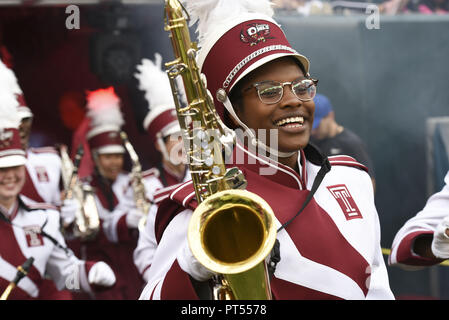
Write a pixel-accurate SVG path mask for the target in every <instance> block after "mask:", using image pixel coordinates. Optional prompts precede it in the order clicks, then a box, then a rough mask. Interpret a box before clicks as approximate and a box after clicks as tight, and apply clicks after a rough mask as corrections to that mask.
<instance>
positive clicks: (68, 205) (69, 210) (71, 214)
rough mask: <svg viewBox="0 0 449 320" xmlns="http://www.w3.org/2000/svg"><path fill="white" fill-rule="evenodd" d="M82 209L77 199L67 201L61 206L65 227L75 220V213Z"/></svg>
mask: <svg viewBox="0 0 449 320" xmlns="http://www.w3.org/2000/svg"><path fill="white" fill-rule="evenodd" d="M79 209H80V204H79V202H78V201H77V200H76V199H65V200H64V201H63V202H62V206H61V218H62V222H63V224H64V226H68V225H69V224H71V223H72V222H73V221H74V220H75V213H76V211H78V210H79Z"/></svg>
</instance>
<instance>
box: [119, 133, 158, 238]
mask: <svg viewBox="0 0 449 320" xmlns="http://www.w3.org/2000/svg"><path fill="white" fill-rule="evenodd" d="M120 136H121V138H122V140H123V144H124V145H125V148H126V150H127V151H128V154H129V156H130V158H131V161H132V170H131V186H132V188H133V194H134V202H135V203H136V207H137V209H139V210H140V211H141V212H142V213H143V216H142V218H141V219H140V221H139V226H138V227H139V230H140V231H142V230H143V229H144V228H145V224H146V222H147V217H148V211H149V210H150V205H151V204H150V202H149V201H148V200H147V197H146V193H145V185H144V184H143V181H142V166H141V164H140V161H139V156H138V155H137V153H136V151H135V150H134V148H133V146H132V144H131V142H129V140H128V135H127V134H126V132H125V131H121V132H120Z"/></svg>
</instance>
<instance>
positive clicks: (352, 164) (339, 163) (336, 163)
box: [329, 160, 368, 172]
mask: <svg viewBox="0 0 449 320" xmlns="http://www.w3.org/2000/svg"><path fill="white" fill-rule="evenodd" d="M329 162H330V164H331V166H348V167H356V168H359V169H362V170H365V171H366V172H368V168H367V167H366V166H364V165H363V164H361V163H359V162H357V161H341V160H337V161H336V160H329Z"/></svg>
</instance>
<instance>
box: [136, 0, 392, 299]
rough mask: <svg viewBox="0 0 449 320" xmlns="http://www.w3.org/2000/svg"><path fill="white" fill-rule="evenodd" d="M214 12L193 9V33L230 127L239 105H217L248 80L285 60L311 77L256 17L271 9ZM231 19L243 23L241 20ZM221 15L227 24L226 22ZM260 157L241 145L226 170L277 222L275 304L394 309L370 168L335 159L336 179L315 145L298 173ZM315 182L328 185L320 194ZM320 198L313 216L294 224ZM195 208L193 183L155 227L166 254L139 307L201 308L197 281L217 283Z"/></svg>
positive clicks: (236, 6)
mask: <svg viewBox="0 0 449 320" xmlns="http://www.w3.org/2000/svg"><path fill="white" fill-rule="evenodd" d="M212 2H215V3H216V2H217V1H210V2H208V4H204V7H206V8H207V10H206V9H204V8H202V7H201V6H202V5H203V3H202V4H198V3H194V2H193V1H192V3H191V6H190V7H189V4H190V3H188V2H186V1H184V4H185V5H186V8H187V10H188V11H189V10H191V9H192V10H193V9H196V10H197V11H195V12H193V11H189V15H190V17H191V19H192V23H194V22H195V21H196V19H198V20H199V25H198V29H199V31H200V35H199V39H200V40H201V41H200V45H199V47H200V48H201V50H200V52H199V54H198V66H199V68H200V71H201V72H202V73H204V74H205V76H206V78H207V87H208V89H209V90H210V92H211V93H212V96H213V97H215V98H214V99H215V101H214V102H215V107H216V109H217V112H218V114H219V115H220V117H221V118H222V120H223V121H225V122H226V119H225V117H224V108H226V110H228V112H229V113H230V114H231V115H232V113H231V112H232V111H233V110H231V109H232V105H230V101H229V98H226V100H224V102H223V103H221V102H219V101H218V100H217V98H216V93H217V91H218V90H219V89H222V90H224V92H225V93H226V94H229V91H230V90H231V89H232V88H233V86H234V85H235V84H236V83H237V82H238V81H239V80H240V79H241V78H242V77H244V76H245V75H247V74H248V73H250V72H251V71H253V70H255V69H256V68H258V67H260V66H261V65H263V64H265V63H267V62H269V61H272V60H274V59H276V58H280V57H285V56H289V57H292V58H294V59H297V60H298V61H299V62H300V64H302V66H303V67H304V69H305V72H304V74H308V69H309V68H308V66H309V64H308V60H307V59H306V58H305V57H304V56H302V55H300V54H298V53H297V52H296V51H295V50H294V49H293V48H291V46H290V45H289V43H288V41H287V39H286V38H285V35H284V33H283V31H282V30H281V28H280V27H279V25H278V24H277V23H276V22H275V21H274V20H273V19H272V18H271V15H272V10H271V7H270V9H269V10H265V11H264V12H263V13H261V12H259V11H256V10H258V9H259V8H262V9H264V8H266V7H269V4H268V2H267V3H265V1H257V2H256V1H255V2H254V4H253V6H252V8H251V11H250V12H248V11H249V10H248V9H247V8H245V7H243V6H244V5H245V4H246V2H245V4H243V3H242V2H238V3H237V1H235V2H233V3H232V4H229V2H228V1H218V4H217V5H216V6H215V7H216V8H219V9H218V10H215V11H213V9H211V8H213V6H212V5H211V3H212ZM231 2H232V1H231ZM194 6H196V8H193V7H194ZM227 7H229V10H227V9H226V8H227ZM201 10H204V12H206V11H207V12H206V13H207V14H209V17H212V18H211V19H210V21H208V20H205V19H204V20H203V19H201V12H200V11H201ZM244 10H246V11H244ZM232 12H239V13H240V14H239V15H238V16H237V17H232ZM242 12H243V13H242ZM220 13H221V16H223V14H224V15H225V17H223V20H224V21H222V20H220ZM198 17H199V18H198ZM211 21H212V22H211ZM207 22H210V23H207ZM213 27H216V28H213ZM201 30H203V31H204V32H203V33H201ZM229 48H232V54H229V51H228V50H229ZM217 66H220V67H219V68H217ZM288 89H289V88H284V90H288ZM240 125H241V126H242V124H240ZM256 129H257V128H256ZM252 150H253V149H252V148H249V147H247V146H245V145H244V144H242V143H241V142H239V140H238V139H237V142H236V145H235V146H234V153H233V155H232V157H233V158H232V160H233V161H229V160H227V161H226V166H237V167H238V168H239V169H240V170H241V171H242V172H243V174H244V176H245V178H246V180H247V183H248V185H247V188H246V189H247V190H248V191H251V192H254V193H255V194H257V195H259V196H261V197H262V198H263V199H264V200H265V201H266V202H267V203H268V204H269V205H270V206H271V207H272V209H273V211H274V213H275V216H276V219H275V224H276V227H277V229H278V228H279V230H278V232H277V240H278V241H279V243H280V247H279V250H280V261H279V262H278V263H277V266H276V268H275V270H274V274H273V275H272V277H271V278H270V283H271V291H272V295H273V298H274V299H393V298H394V297H393V294H392V292H391V290H390V287H389V283H388V275H387V270H386V267H385V263H384V260H383V256H382V252H381V247H380V226H379V219H378V215H377V211H376V207H375V203H374V193H373V187H372V184H371V180H370V177H369V175H368V174H367V172H366V168H365V167H364V166H363V165H361V164H360V163H358V162H356V161H355V160H354V159H353V158H351V157H348V156H339V157H331V158H329V162H330V166H331V169H330V171H329V172H327V171H328V170H329V168H328V167H327V164H328V163H327V162H326V158H325V157H323V156H322V155H321V154H320V153H319V152H318V151H317V150H316V149H315V148H314V147H313V146H311V145H310V144H309V145H307V146H306V147H305V148H304V149H302V150H299V153H298V160H297V165H298V167H299V170H298V172H296V170H293V169H292V168H290V167H288V166H285V165H283V164H281V163H279V162H277V161H275V160H273V159H272V158H268V157H264V156H262V155H259V154H256V153H255V152H253V151H252ZM228 163H229V164H228ZM267 170H268V171H267ZM262 172H263V173H262ZM268 172H270V174H268ZM326 172H327V174H324V173H326ZM323 174H324V178H323ZM321 179H322V180H321ZM315 181H317V182H319V181H321V183H320V184H316V185H315V187H316V186H318V187H317V189H315V188H313V191H312V187H313V186H314V182H315ZM313 192H315V193H313ZM311 194H312V195H313V196H312V197H311V199H310V201H309V202H308V203H307V206H306V207H305V208H304V209H303V211H301V213H300V214H299V215H298V216H296V217H295V214H297V213H298V212H299V211H300V209H301V207H302V206H303V204H304V202H305V201H306V198H307V196H310V195H311ZM196 207H197V200H196V199H195V192H194V188H193V185H192V182H191V181H190V182H186V183H184V184H182V185H181V186H179V187H178V188H176V189H175V190H174V191H172V192H171V193H169V194H168V196H167V195H164V196H163V200H162V202H161V203H160V204H159V209H158V211H157V214H156V218H155V227H154V230H155V237H156V241H157V244H158V247H157V250H156V252H155V254H154V258H153V263H152V266H151V268H150V269H149V274H148V279H149V280H148V283H147V285H146V287H145V289H144V291H143V292H142V295H141V297H140V299H155V300H158V299H198V298H200V295H199V294H198V293H197V292H196V291H195V287H197V286H196V285H195V287H194V285H193V284H192V281H193V282H196V283H200V284H203V285H206V286H207V285H208V282H210V278H211V276H212V275H213V273H212V272H211V271H210V270H207V269H206V268H205V267H204V266H202V265H201V264H200V263H199V262H198V260H196V259H195V258H194V256H193V254H192V252H191V251H190V248H189V245H188V242H187V236H186V235H187V228H188V225H189V220H190V217H191V215H192V212H193V210H194V209H195V208H196ZM285 224H287V225H285ZM281 226H282V227H281ZM191 279H195V280H191Z"/></svg>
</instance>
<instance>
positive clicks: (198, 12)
mask: <svg viewBox="0 0 449 320" xmlns="http://www.w3.org/2000/svg"><path fill="white" fill-rule="evenodd" d="M182 3H183V5H184V6H185V8H186V10H187V12H188V13H189V16H190V22H189V24H190V26H192V25H194V24H195V23H196V22H198V26H197V30H196V32H197V33H198V46H199V47H200V48H201V47H202V46H203V44H204V41H206V39H207V38H208V37H209V35H210V34H214V33H215V32H216V31H217V30H216V29H217V28H218V29H221V28H222V25H223V24H225V23H226V21H228V20H234V19H236V18H237V17H241V16H242V15H245V14H248V13H257V14H259V15H265V16H267V17H269V18H272V17H273V14H274V11H273V8H272V7H273V6H274V4H273V3H272V2H271V1H270V0H182Z"/></svg>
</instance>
